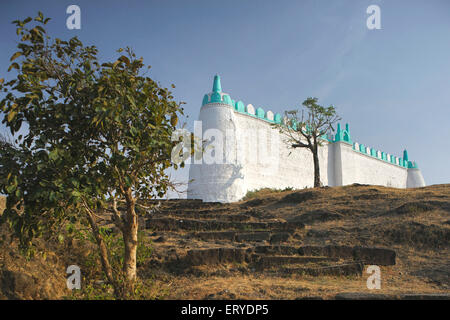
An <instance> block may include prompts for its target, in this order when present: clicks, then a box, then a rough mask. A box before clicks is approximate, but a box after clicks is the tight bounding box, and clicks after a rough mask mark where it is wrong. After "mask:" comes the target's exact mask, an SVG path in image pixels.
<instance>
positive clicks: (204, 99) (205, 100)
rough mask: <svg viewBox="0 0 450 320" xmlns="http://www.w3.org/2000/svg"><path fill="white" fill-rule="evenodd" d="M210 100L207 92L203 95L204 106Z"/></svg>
mask: <svg viewBox="0 0 450 320" xmlns="http://www.w3.org/2000/svg"><path fill="white" fill-rule="evenodd" d="M208 102H209V97H208V95H207V94H205V95H204V96H203V101H202V106H204V105H205V104H208Z"/></svg>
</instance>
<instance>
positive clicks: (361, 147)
mask: <svg viewBox="0 0 450 320" xmlns="http://www.w3.org/2000/svg"><path fill="white" fill-rule="evenodd" d="M359 151H360V152H362V153H367V152H366V146H365V145H363V144H360V145H359Z"/></svg>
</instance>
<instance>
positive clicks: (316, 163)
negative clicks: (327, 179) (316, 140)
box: [312, 147, 320, 188]
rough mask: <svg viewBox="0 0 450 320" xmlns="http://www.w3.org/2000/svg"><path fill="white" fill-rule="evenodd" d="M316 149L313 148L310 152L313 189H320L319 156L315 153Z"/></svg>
mask: <svg viewBox="0 0 450 320" xmlns="http://www.w3.org/2000/svg"><path fill="white" fill-rule="evenodd" d="M317 150H318V148H317V147H314V148H313V150H312V154H313V160H314V188H319V187H320V168H319V156H318V152H317Z"/></svg>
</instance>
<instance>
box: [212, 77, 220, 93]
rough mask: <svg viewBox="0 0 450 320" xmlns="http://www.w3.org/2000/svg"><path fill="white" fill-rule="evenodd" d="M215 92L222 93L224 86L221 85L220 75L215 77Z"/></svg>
mask: <svg viewBox="0 0 450 320" xmlns="http://www.w3.org/2000/svg"><path fill="white" fill-rule="evenodd" d="M212 91H213V92H222V85H221V84H220V77H219V75H218V74H216V75H215V76H214V83H213V89H212Z"/></svg>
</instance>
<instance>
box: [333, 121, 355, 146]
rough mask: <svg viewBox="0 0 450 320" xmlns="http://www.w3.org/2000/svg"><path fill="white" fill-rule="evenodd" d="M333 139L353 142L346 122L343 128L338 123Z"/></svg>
mask: <svg viewBox="0 0 450 320" xmlns="http://www.w3.org/2000/svg"><path fill="white" fill-rule="evenodd" d="M334 141H344V142H347V143H349V144H353V141H352V139H351V138H350V130H349V128H348V123H346V124H345V129H341V124H340V123H338V125H337V129H336V135H335V136H334Z"/></svg>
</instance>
